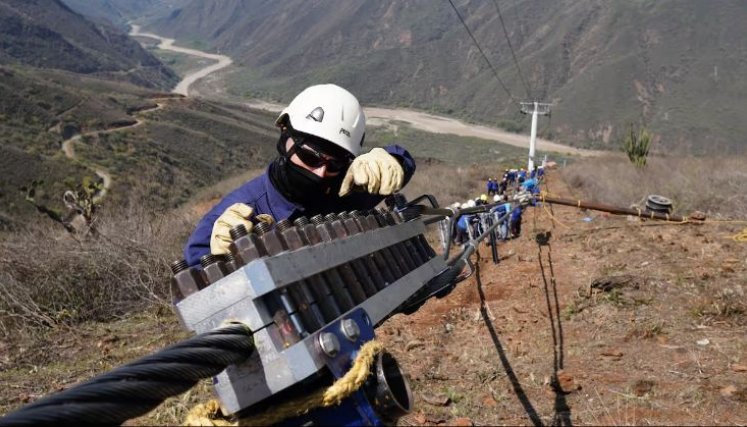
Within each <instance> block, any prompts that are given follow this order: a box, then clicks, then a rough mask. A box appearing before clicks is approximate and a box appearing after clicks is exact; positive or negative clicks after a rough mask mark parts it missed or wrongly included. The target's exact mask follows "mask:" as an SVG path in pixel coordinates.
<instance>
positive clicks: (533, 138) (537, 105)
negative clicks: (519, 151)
mask: <svg viewBox="0 0 747 427" xmlns="http://www.w3.org/2000/svg"><path fill="white" fill-rule="evenodd" d="M551 106H552V104H545V103H542V102H537V101H533V102H522V103H521V112H522V113H523V114H531V115H532V133H531V134H530V136H529V161H528V162H527V171H528V172H530V173H531V171H532V170H534V147H535V145H536V143H537V116H549V115H550V107H551Z"/></svg>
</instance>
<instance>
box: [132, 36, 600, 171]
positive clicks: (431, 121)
mask: <svg viewBox="0 0 747 427" xmlns="http://www.w3.org/2000/svg"><path fill="white" fill-rule="evenodd" d="M130 35H131V36H140V37H149V38H154V39H157V40H160V44H159V45H158V48H159V49H163V50H169V51H172V52H179V53H184V54H187V55H193V56H199V57H201V58H209V59H213V60H215V61H217V62H216V63H215V64H212V65H210V66H207V67H205V68H201V69H199V70H197V71H195V72H192V73H189V74H188V75H187V76H185V77H184V79H183V80H182V81H181V82H179V84H178V85H177V86H176V88H174V90H173V91H172V92H174V93H178V94H182V95H185V96H188V95H189V89H190V86H192V84H194V83H195V82H196V81H197V80H199V79H201V78H203V77H206V76H208V75H209V74H212V73H214V72H216V71H218V70H221V69H223V68H225V67H228V66H229V65H231V64H232V63H233V60H232V59H231V58H230V57H228V56H225V55H217V54H213V53H207V52H202V51H199V50H196V49H189V48H184V47H178V46H174V39H169V38H165V37H161V36H159V35H157V34H153V33H143V32H140V26H138V25H132V30H131V31H130ZM246 105H248V106H250V107H253V108H258V109H263V110H268V111H274V112H279V111H280V110H282V108H283V106H282V105H279V104H273V103H269V102H265V101H262V100H256V99H253V100H249V101H248V102H246ZM364 111H365V113H366V118H367V124H370V125H372V126H387V125H388V126H396V123H395V122H407V123H409V124H410V126H412V127H413V128H415V129H419V130H423V131H426V132H432V133H440V134H451V135H457V136H466V137H475V138H481V139H486V140H489V141H496V142H500V143H502V144H508V145H513V146H516V147H522V148H527V149H528V148H529V136H528V135H522V134H517V133H511V132H507V131H505V130H503V129H499V128H492V127H488V126H482V125H476V124H472V123H466V122H462V121H460V120H457V119H454V118H451V117H444V116H437V115H435V114H428V113H424V112H421V111H414V110H406V109H401V108H397V109H394V108H383V107H370V108H364ZM537 149H538V150H542V151H554V152H557V153H562V154H572V155H576V156H584V157H586V156H597V155H600V154H601V153H602V152H600V151H594V150H585V149H581V148H576V147H571V146H568V145H563V144H559V143H557V142H552V141H548V140H545V139H541V138H537Z"/></svg>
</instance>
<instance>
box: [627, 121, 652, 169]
mask: <svg viewBox="0 0 747 427" xmlns="http://www.w3.org/2000/svg"><path fill="white" fill-rule="evenodd" d="M652 139H653V138H652V135H651V133H650V132H649V131H648V129H646V127H645V126H640V127H636V126H634V125H632V124H631V125H629V126H628V132H627V134H626V135H625V138H624V139H623V140H622V150H623V151H624V152H625V154H627V155H628V159H630V162H631V163H633V164H634V165H635V166H636V167H637V168H641V169H642V168H643V167H645V166H646V160H647V158H648V151H649V148H650V147H651V140H652Z"/></svg>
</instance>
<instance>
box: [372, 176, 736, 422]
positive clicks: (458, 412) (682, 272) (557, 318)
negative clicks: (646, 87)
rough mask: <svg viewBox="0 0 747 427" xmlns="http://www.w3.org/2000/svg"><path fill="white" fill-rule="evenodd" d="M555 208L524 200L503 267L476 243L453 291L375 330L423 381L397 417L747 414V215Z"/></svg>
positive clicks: (595, 418)
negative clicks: (677, 221) (546, 237)
mask: <svg viewBox="0 0 747 427" xmlns="http://www.w3.org/2000/svg"><path fill="white" fill-rule="evenodd" d="M550 185H551V186H552V187H553V188H552V190H554V191H555V192H556V194H559V195H561V196H566V197H567V196H572V195H571V194H570V192H569V190H568V189H567V188H565V187H564V186H563V185H561V183H558V182H552V181H550ZM555 187H557V188H555ZM553 211H554V216H555V217H556V218H557V220H558V222H556V224H555V225H553V223H552V221H551V219H550V213H551V212H550V211H549V210H548V211H545V209H543V208H541V207H538V208H534V209H533V208H530V209H529V210H528V211H527V212H526V214H525V215H524V224H523V230H522V231H523V235H522V236H521V237H520V238H518V239H515V240H512V241H509V242H507V243H506V244H502V245H500V246H499V252H500V255H501V256H502V260H501V261H500V263H499V264H497V265H494V264H493V262H492V259H491V255H490V250H489V248H488V247H482V248H481V251H480V252H481V259H480V260H479V261H477V262H476V267H477V268H476V272H475V275H474V276H473V277H472V278H470V279H468V280H467V281H465V282H463V283H461V284H460V285H459V286H458V287H457V289H456V290H455V291H454V292H453V293H452V294H451V295H449V296H448V297H446V298H444V299H441V300H436V299H434V300H431V301H429V302H428V303H427V304H426V305H425V306H424V307H423V308H421V309H420V310H419V311H418V312H417V313H415V314H413V315H411V316H404V315H398V316H396V317H394V318H392V319H391V320H390V321H388V322H387V323H386V324H385V325H383V326H382V327H381V328H380V329H379V330H378V331H377V334H378V336H379V337H381V339H383V340H384V341H385V342H386V344H387V348H388V349H389V351H391V352H392V353H393V354H394V355H395V356H396V357H397V359H398V361H399V363H400V364H401V365H402V366H403V368H404V369H405V370H406V371H407V372H408V375H409V376H410V379H411V384H412V386H413V391H414V394H415V407H414V410H413V413H412V414H411V415H409V416H408V417H405V418H404V419H402V420H401V423H402V424H405V425H423V424H450V425H452V424H455V423H457V422H464V419H465V418H466V419H468V420H469V421H471V422H473V423H474V424H477V425H494V424H511V425H513V424H539V423H542V424H562V425H568V424H592V425H599V424H612V425H622V424H625V425H630V424H634V425H639V424H666V425H683V424H701V425H702V424H706V425H715V424H744V423H745V422H747V405H745V403H747V399H746V398H745V396H747V372H745V370H747V368H745V365H746V364H747V353H746V352H745V350H746V349H747V334H746V332H747V298H745V295H744V292H745V290H747V274H746V271H747V244H744V243H736V242H734V241H732V240H731V236H732V235H734V234H736V233H738V232H739V230H741V229H742V228H743V227H744V224H734V223H713V224H704V225H667V224H663V223H652V222H640V221H638V220H636V221H630V220H628V219H627V218H625V217H615V216H608V215H605V214H601V213H599V212H587V213H584V212H581V211H579V210H577V209H572V208H564V207H554V208H553ZM587 215H588V216H589V217H591V218H592V221H591V222H584V221H582V219H583V218H584V217H586V216H587ZM541 231H550V232H551V233H552V237H551V239H550V242H549V245H548V246H542V247H541V248H540V247H539V246H538V244H537V243H536V241H535V235H536V233H538V232H541ZM619 276H623V277H622V278H620V277H619ZM610 277H611V278H612V279H609V278H610ZM616 278H618V279H620V280H615V279H616ZM595 279H596V280H595ZM592 284H593V287H592ZM421 343H422V345H421ZM445 397H448V403H447V404H443V403H444V401H445V400H447V399H445ZM429 402H430V403H429Z"/></svg>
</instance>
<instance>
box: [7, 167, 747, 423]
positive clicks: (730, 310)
mask: <svg viewBox="0 0 747 427" xmlns="http://www.w3.org/2000/svg"><path fill="white" fill-rule="evenodd" d="M550 178H551V180H550V186H551V189H552V190H553V191H554V192H555V193H556V194H558V195H560V196H565V197H572V196H573V195H572V194H571V192H570V191H569V190H568V189H567V188H565V186H564V185H562V183H560V182H557V181H553V180H552V176H551V177H550ZM553 212H554V216H555V218H556V219H557V220H558V222H557V223H556V224H555V225H553V222H552V221H551V219H550V216H549V207H548V210H547V211H546V210H545V209H544V208H542V207H538V208H529V210H528V211H527V212H526V214H525V215H524V225H523V235H522V236H521V237H520V238H518V239H514V240H511V241H509V242H507V243H505V244H501V245H500V246H499V252H500V255H501V257H502V259H501V261H500V263H499V264H497V265H494V264H493V263H492V260H491V259H490V251H489V248H487V247H482V248H481V250H480V253H481V258H480V259H479V260H478V261H476V263H475V266H476V267H477V268H476V272H475V274H474V276H472V277H471V278H470V279H468V280H466V281H464V282H462V283H461V284H459V286H458V287H457V288H456V289H455V290H454V292H452V293H451V294H450V295H449V296H447V297H445V298H443V299H434V300H431V301H429V302H428V303H427V304H425V305H424V306H423V307H422V308H421V309H420V310H419V311H418V312H417V313H415V314H413V315H410V316H405V315H397V316H395V317H393V318H392V319H390V320H388V321H387V322H386V323H385V324H384V325H383V326H382V327H381V328H379V329H378V330H377V336H378V337H379V338H380V339H381V340H383V341H384V342H385V344H386V347H387V349H388V350H389V351H390V352H392V353H393V354H394V355H395V356H396V358H397V359H398V361H399V363H400V365H401V366H402V367H403V369H404V370H405V371H406V372H407V374H408V376H409V377H410V380H411V384H412V386H413V392H414V395H415V403H414V409H413V411H412V413H411V414H410V415H408V416H406V417H404V418H402V419H401V420H400V424H403V425H426V424H428V425H436V424H449V425H457V424H459V425H469V424H476V425H494V424H511V425H514V424H533V423H535V424H539V423H542V424H564V425H567V424H592V425H599V424H608V425H622V424H627V425H630V424H636V425H638V424H666V425H682V424H700V425H704V424H705V425H715V424H745V423H747V352H745V350H747V298H745V295H744V293H745V290H747V274H746V273H747V244H745V243H737V242H736V241H734V240H732V239H731V236H733V235H735V234H737V233H739V231H740V230H742V229H743V228H744V226H745V225H744V224H738V223H710V224H703V225H671V224H664V223H653V222H643V223H642V222H639V221H630V220H628V219H627V218H625V217H614V216H608V215H604V214H601V213H598V212H581V211H579V210H576V209H572V208H564V207H554V208H553ZM587 215H588V217H590V218H592V220H591V221H590V222H584V221H582V219H583V218H584V217H587ZM540 231H550V232H551V233H552V237H551V238H550V241H549V245H548V246H542V247H539V246H538V244H537V243H536V241H535V235H536V233H538V232H540ZM60 332H62V333H59V332H58V333H54V334H50V337H48V338H47V340H46V341H41V342H43V344H38V343H37V344H35V345H33V346H32V345H24V344H23V342H22V340H19V342H12V343H4V342H0V382H2V383H3V384H6V387H2V388H0V414H2V413H4V412H6V411H8V410H12V409H14V408H17V407H19V406H21V405H23V404H25V403H28V402H30V401H33V400H35V399H36V398H38V397H40V396H42V395H45V394H48V393H50V392H53V391H55V390H59V389H62V388H65V387H69V386H71V385H72V384H74V383H76V382H79V381H82V380H85V379H88V378H91V377H92V376H93V375H95V374H97V373H101V372H105V371H108V370H110V369H112V368H113V367H116V366H119V365H121V364H123V363H126V362H127V361H131V360H134V359H135V358H136V357H139V356H141V355H145V354H149V353H152V352H153V351H155V350H156V349H158V348H160V347H163V346H165V345H166V344H168V343H171V342H175V341H177V340H179V339H183V338H185V337H186V336H187V334H186V333H184V332H182V331H181V330H180V328H179V326H178V323H177V321H176V319H175V318H174V317H173V315H171V314H170V313H168V312H164V311H162V312H161V313H156V314H153V313H145V314H142V315H138V316H133V317H131V318H128V319H124V320H122V321H118V322H112V323H109V324H92V325H81V326H80V327H77V328H76V329H75V330H70V331H67V330H66V331H60ZM29 342H30V341H29ZM37 342H40V341H37ZM209 398H210V392H209V388H208V386H207V383H203V384H200V385H199V386H198V387H196V388H195V389H193V390H192V391H190V392H188V393H187V394H185V395H183V396H180V397H177V398H174V399H170V400H169V401H168V402H167V403H165V404H164V405H161V407H159V409H157V410H156V411H154V412H153V413H151V414H149V415H148V416H146V417H143V418H140V419H137V420H132V421H131V423H132V424H174V423H178V422H180V421H181V420H183V417H184V414H185V411H186V410H187V409H188V408H189V407H191V406H192V405H194V404H195V403H196V402H200V401H204V400H206V399H209Z"/></svg>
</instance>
